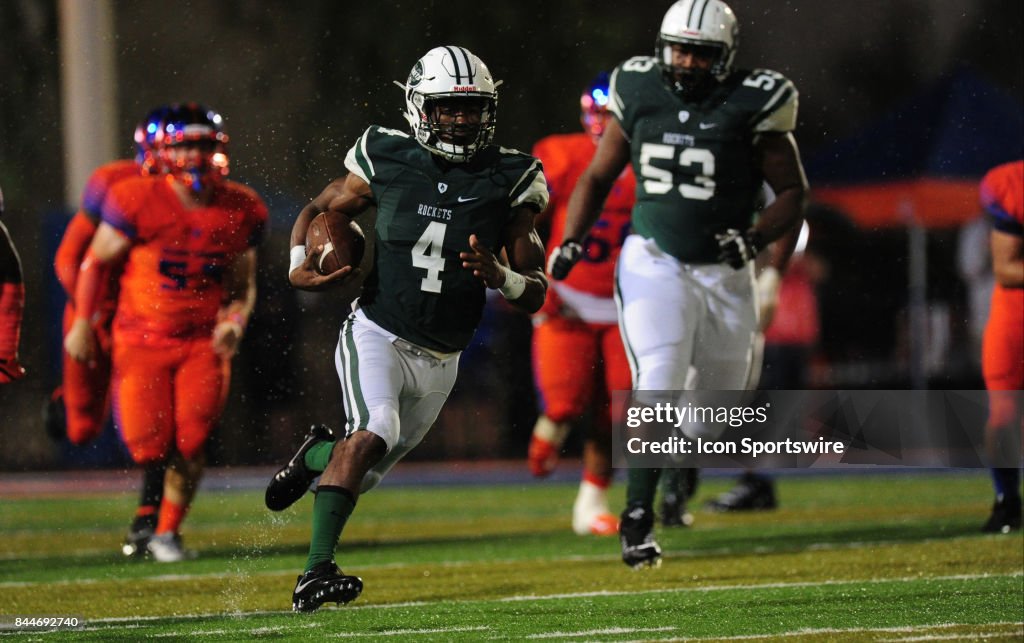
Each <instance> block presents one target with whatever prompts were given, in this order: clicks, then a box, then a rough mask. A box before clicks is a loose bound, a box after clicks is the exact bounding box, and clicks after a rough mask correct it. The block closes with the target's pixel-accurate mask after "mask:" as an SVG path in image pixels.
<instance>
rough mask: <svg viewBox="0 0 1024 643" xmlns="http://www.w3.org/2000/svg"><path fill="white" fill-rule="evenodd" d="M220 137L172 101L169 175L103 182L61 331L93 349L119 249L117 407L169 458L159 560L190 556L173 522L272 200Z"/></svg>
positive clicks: (234, 343)
mask: <svg viewBox="0 0 1024 643" xmlns="http://www.w3.org/2000/svg"><path fill="white" fill-rule="evenodd" d="M226 142H227V136H226V135H225V134H224V132H223V128H222V119H221V117H220V115H219V114H217V113H216V112H214V111H212V110H208V109H206V108H204V107H202V106H200V105H197V104H195V103H188V104H184V105H181V106H175V107H172V108H171V109H170V111H169V112H168V114H167V115H166V117H165V121H164V127H163V140H162V143H161V150H160V156H161V162H162V164H163V167H164V168H165V169H166V171H167V175H166V176H158V177H139V178H134V179H127V180H125V181H122V182H120V183H118V184H117V185H115V186H114V187H113V188H112V189H111V190H110V193H109V194H108V196H107V198H106V200H105V201H104V203H103V220H102V223H101V224H100V226H99V228H98V229H97V232H96V236H95V238H94V239H93V242H92V245H91V246H90V249H89V252H88V254H87V255H86V258H85V260H84V261H83V263H82V268H81V274H80V276H79V280H78V284H77V287H76V291H75V315H76V317H75V323H74V325H73V326H72V330H71V332H70V333H69V334H68V337H67V338H66V340H65V347H66V348H67V350H68V352H69V353H70V354H71V355H72V356H73V357H75V358H76V359H80V360H87V359H88V358H89V356H90V355H91V353H92V351H93V349H94V338H93V337H92V336H91V334H90V333H89V325H88V323H87V319H88V316H89V315H90V314H92V312H93V311H94V310H95V301H96V295H97V291H98V290H99V289H100V284H101V283H102V275H103V273H104V272H106V270H107V269H109V266H110V265H111V264H112V262H114V261H116V260H118V259H119V258H122V257H123V258H125V263H124V271H123V273H122V276H121V281H120V294H119V297H118V305H117V312H116V314H115V316H114V325H113V340H114V341H113V346H114V351H113V366H114V377H113V399H114V404H113V406H114V416H115V421H116V424H117V426H118V429H119V430H120V432H121V435H122V437H123V439H124V441H125V444H126V445H127V446H128V449H129V451H130V453H131V455H132V458H133V459H134V460H135V462H136V463H137V464H139V465H142V466H146V465H147V464H149V463H152V462H159V461H166V462H167V484H166V486H165V494H164V497H163V501H162V502H161V505H160V511H159V517H158V520H157V525H156V529H155V533H154V534H153V536H152V537H151V538H150V539H149V540H148V543H147V545H146V547H147V549H148V551H149V553H150V554H151V555H152V556H153V557H154V558H155V559H156V560H157V561H159V562H174V561H178V560H182V559H184V558H185V557H186V556H187V554H186V552H185V550H184V549H183V548H182V545H181V537H180V535H179V528H180V525H181V522H182V520H183V519H184V517H185V513H186V512H187V511H188V508H189V506H190V505H191V503H192V499H193V496H194V493H195V490H196V486H197V485H198V481H199V478H200V476H201V473H202V468H203V447H204V445H205V443H206V439H207V437H208V436H209V434H210V431H211V430H212V429H213V427H214V425H215V424H216V422H217V420H218V418H219V416H220V413H221V411H222V409H223V405H224V402H225V399H226V394H227V387H228V380H229V375H230V359H231V357H232V356H233V355H234V353H235V351H236V350H237V347H238V343H239V342H240V340H241V337H242V333H243V330H244V328H245V325H246V322H247V320H248V316H249V314H250V313H251V311H252V307H253V305H254V303H255V296H256V291H255V288H256V285H255V270H256V245H258V243H259V241H260V239H261V238H262V232H263V228H264V226H265V224H266V219H267V209H266V206H265V205H264V204H263V202H262V201H261V200H260V198H259V197H258V196H257V195H256V193H255V192H253V191H252V190H250V189H249V188H247V187H245V186H243V185H241V184H238V183H234V182H231V181H228V180H226V179H225V178H224V176H225V175H226V173H227V153H226V149H225V144H226Z"/></svg>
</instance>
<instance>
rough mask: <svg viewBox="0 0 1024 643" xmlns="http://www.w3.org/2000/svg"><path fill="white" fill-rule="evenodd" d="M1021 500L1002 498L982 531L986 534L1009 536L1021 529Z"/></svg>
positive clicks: (993, 506) (995, 505)
mask: <svg viewBox="0 0 1024 643" xmlns="http://www.w3.org/2000/svg"><path fill="white" fill-rule="evenodd" d="M1020 503H1021V501H1020V498H1006V497H1005V496H1001V497H999V498H997V499H996V502H995V504H993V505H992V515H990V516H989V517H988V520H987V521H985V524H984V525H982V527H981V531H982V532H984V533H986V534H1008V533H1010V532H1011V531H1016V530H1017V529H1020V525H1021V504H1020Z"/></svg>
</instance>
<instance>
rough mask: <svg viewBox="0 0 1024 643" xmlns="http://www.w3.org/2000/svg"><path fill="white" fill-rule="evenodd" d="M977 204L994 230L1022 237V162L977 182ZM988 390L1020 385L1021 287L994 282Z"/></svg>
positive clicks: (1023, 373)
mask: <svg viewBox="0 0 1024 643" xmlns="http://www.w3.org/2000/svg"><path fill="white" fill-rule="evenodd" d="M980 193H981V205H982V207H983V208H984V209H985V211H986V212H988V214H989V216H990V217H991V219H992V225H993V227H994V228H995V229H996V230H999V231H1000V232H1002V233H1005V234H1012V235H1015V236H1017V237H1022V236H1024V161H1015V162H1013V163H1006V164H1004V165H1000V166H998V167H996V168H994V169H992V170H991V171H989V173H988V174H986V175H985V178H984V179H982V181H981V190H980ZM982 371H983V372H984V375H985V383H986V386H987V388H989V389H990V390H1019V389H1021V388H1024V288H1005V287H1003V286H1001V285H999V284H996V286H995V288H994V289H993V291H992V306H991V308H990V311H989V319H988V325H987V326H986V327H985V337H984V341H983V345H982Z"/></svg>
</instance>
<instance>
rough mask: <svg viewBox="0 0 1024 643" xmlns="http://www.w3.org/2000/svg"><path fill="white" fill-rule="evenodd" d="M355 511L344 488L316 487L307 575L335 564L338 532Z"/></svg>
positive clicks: (351, 497) (352, 502)
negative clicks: (322, 565) (329, 562)
mask: <svg viewBox="0 0 1024 643" xmlns="http://www.w3.org/2000/svg"><path fill="white" fill-rule="evenodd" d="M355 508H356V503H355V498H354V497H353V495H352V493H351V492H350V491H349V490H348V489H345V488H343V487H319V488H317V490H316V499H315V500H313V537H312V538H311V539H310V542H309V557H308V558H307V559H306V568H305V569H304V570H303V572H308V571H309V570H311V569H313V567H315V566H317V565H319V564H320V563H324V562H327V561H330V560H334V549H335V548H336V547H337V546H338V538H340V537H341V530H342V529H344V528H345V523H347V522H348V518H349V516H351V515H352V510H353V509H355Z"/></svg>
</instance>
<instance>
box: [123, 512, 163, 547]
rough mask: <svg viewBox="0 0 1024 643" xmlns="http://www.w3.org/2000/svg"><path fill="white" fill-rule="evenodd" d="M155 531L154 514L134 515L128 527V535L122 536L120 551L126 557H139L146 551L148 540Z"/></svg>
mask: <svg viewBox="0 0 1024 643" xmlns="http://www.w3.org/2000/svg"><path fill="white" fill-rule="evenodd" d="M155 531H156V514H149V515H148V516H136V517H135V520H133V521H132V526H131V527H129V528H128V535H126V536H125V537H124V543H122V544H121V553H122V554H124V555H125V556H127V557H128V558H141V557H142V556H145V555H146V552H147V551H148V546H149V541H150V539H152V538H153V533H154V532H155Z"/></svg>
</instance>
